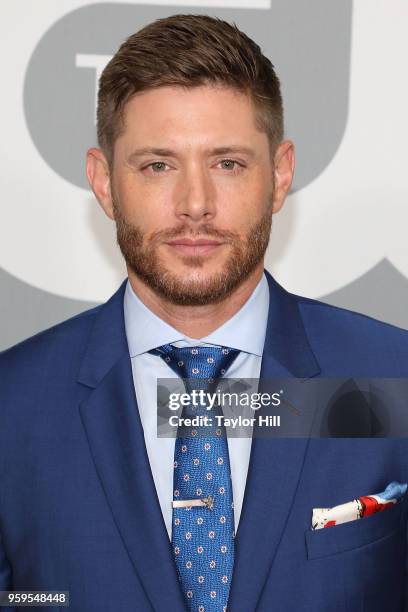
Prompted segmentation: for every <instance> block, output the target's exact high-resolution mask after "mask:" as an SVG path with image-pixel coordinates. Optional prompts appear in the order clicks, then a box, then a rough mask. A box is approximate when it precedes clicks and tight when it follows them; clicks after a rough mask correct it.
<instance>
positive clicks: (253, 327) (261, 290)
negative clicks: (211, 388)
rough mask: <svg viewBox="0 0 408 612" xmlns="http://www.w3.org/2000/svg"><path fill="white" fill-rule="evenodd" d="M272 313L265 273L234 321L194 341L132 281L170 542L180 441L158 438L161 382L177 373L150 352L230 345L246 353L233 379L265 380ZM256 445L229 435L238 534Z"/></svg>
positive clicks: (152, 457) (131, 313)
mask: <svg viewBox="0 0 408 612" xmlns="http://www.w3.org/2000/svg"><path fill="white" fill-rule="evenodd" d="M268 310H269V288H268V281H267V280H266V276H265V274H263V275H262V278H261V280H260V281H259V283H258V284H257V286H256V287H255V289H254V291H253V292H252V294H251V295H250V297H249V299H248V300H247V301H246V302H245V304H243V306H242V307H241V308H240V309H239V310H238V312H236V313H235V315H234V316H233V317H231V318H230V319H228V321H226V322H225V323H224V324H223V325H221V326H220V327H219V328H218V329H216V330H215V331H213V332H212V333H211V334H209V335H208V336H205V337H204V338H200V339H195V338H189V337H186V336H184V335H183V334H182V333H181V332H180V331H178V330H176V329H174V328H173V327H172V326H171V325H169V324H168V323H166V322H165V321H163V320H162V319H160V318H159V317H158V316H157V315H155V314H154V313H153V312H152V311H151V310H150V309H149V308H147V307H146V306H145V305H144V304H143V302H142V301H141V300H140V298H139V297H138V296H137V295H136V293H135V292H134V290H133V288H132V286H131V284H130V282H129V280H128V282H127V286H126V291H125V295H124V315H125V328H126V336H127V341H128V346H129V353H130V357H131V361H132V372H133V381H134V385H135V392H136V399H137V403H138V408H139V414H140V420H141V422H142V426H143V432H144V439H145V444H146V450H147V455H148V458H149V462H150V468H151V471H152V475H153V480H154V483H155V486H156V491H157V496H158V500H159V503H160V507H161V511H162V513H163V518H164V522H165V525H166V528H167V532H168V534H169V538H170V540H171V529H172V506H171V502H172V501H173V471H174V468H173V461H174V445H175V439H174V438H158V437H157V379H158V378H173V377H176V376H177V375H176V374H175V372H173V370H172V369H171V368H169V366H168V365H167V364H166V363H165V362H164V361H163V360H162V359H161V358H160V357H158V356H156V355H151V354H150V353H148V351H149V350H151V349H153V348H156V347H158V346H161V345H162V344H168V343H171V344H174V345H175V346H177V347H183V346H200V345H207V346H208V345H216V346H227V347H230V348H234V349H238V350H239V351H241V352H240V354H239V355H238V357H237V358H236V359H235V361H234V362H233V364H232V365H231V367H230V368H229V370H228V372H227V377H228V378H259V374H260V370H261V360H262V353H263V348H264V342H265V334H266V325H267V319H268ZM251 443H252V438H251V437H246V438H237V437H230V436H228V451H229V457H230V465H231V479H232V491H233V498H234V521H235V531H237V529H238V523H239V518H240V515H241V509H242V502H243V498H244V492H245V484H246V478H247V472H248V466H249V457H250V452H251Z"/></svg>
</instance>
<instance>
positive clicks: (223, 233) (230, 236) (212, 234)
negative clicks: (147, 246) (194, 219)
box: [150, 224, 238, 242]
mask: <svg viewBox="0 0 408 612" xmlns="http://www.w3.org/2000/svg"><path fill="white" fill-rule="evenodd" d="M237 237H238V234H236V233H235V232H231V231H229V230H220V229H216V228H215V227H212V226H211V225H210V224H205V225H201V226H200V227H198V228H196V229H194V230H193V229H192V228H191V227H188V226H187V225H182V226H180V227H173V228H168V229H163V230H158V231H156V232H153V233H152V234H151V235H150V241H151V242H167V241H169V240H174V239H176V238H180V239H183V238H191V239H196V238H208V239H211V238H213V239H216V240H219V241H222V242H232V241H234V240H236V238H237Z"/></svg>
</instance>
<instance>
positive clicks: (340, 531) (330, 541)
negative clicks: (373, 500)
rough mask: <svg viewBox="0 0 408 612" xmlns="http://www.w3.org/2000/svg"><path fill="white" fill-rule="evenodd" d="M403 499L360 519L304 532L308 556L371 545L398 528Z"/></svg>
mask: <svg viewBox="0 0 408 612" xmlns="http://www.w3.org/2000/svg"><path fill="white" fill-rule="evenodd" d="M406 505H407V500H406V499H405V498H404V500H403V501H400V502H399V503H397V504H395V505H394V506H392V507H391V508H390V507H388V508H387V509H386V510H383V511H382V512H378V513H377V514H373V515H371V516H366V517H364V518H361V519H358V520H355V521H351V522H349V523H342V524H340V525H333V526H332V527H326V528H323V529H317V530H315V531H314V530H312V529H308V530H306V531H305V539H306V549H307V558H308V559H319V558H322V557H328V556H329V555H336V554H339V553H343V552H346V551H350V550H354V549H356V548H360V547H361V546H367V545H368V544H373V543H374V542H377V541H378V540H382V539H383V538H387V537H389V536H391V535H392V534H394V533H395V532H396V531H398V529H399V528H400V527H401V524H402V522H403V520H404V516H405V510H406Z"/></svg>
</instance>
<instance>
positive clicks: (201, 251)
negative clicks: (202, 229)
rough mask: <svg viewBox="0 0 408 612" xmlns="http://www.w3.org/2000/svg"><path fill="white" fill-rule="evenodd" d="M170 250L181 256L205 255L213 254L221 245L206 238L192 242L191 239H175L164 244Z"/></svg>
mask: <svg viewBox="0 0 408 612" xmlns="http://www.w3.org/2000/svg"><path fill="white" fill-rule="evenodd" d="M166 244H167V245H168V246H169V247H170V248H172V249H174V250H175V251H176V252H177V253H180V254H182V255H206V254H209V253H214V252H215V251H216V250H217V249H219V248H220V247H221V246H222V245H223V243H222V242H218V241H217V240H210V239H208V238H200V239H198V240H193V239H191V238H177V239H176V240H171V241H170V242H167V243H166Z"/></svg>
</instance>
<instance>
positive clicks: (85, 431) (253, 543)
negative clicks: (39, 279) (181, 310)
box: [0, 274, 408, 612]
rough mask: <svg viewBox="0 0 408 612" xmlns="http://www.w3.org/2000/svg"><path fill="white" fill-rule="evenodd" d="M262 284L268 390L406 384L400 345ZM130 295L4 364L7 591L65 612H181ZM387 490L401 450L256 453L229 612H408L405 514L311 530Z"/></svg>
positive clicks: (385, 445)
mask: <svg viewBox="0 0 408 612" xmlns="http://www.w3.org/2000/svg"><path fill="white" fill-rule="evenodd" d="M267 278H268V283H269V287H270V311H269V318H268V327H267V334H266V342H265V349H264V355H263V359H262V370H261V377H271V378H272V377H280V376H291V377H298V378H304V379H309V378H311V377H317V376H320V377H322V376H323V377H343V376H356V377H374V376H381V377H406V376H407V375H408V333H407V332H406V331H403V330H401V329H398V328H396V327H393V326H391V325H387V324H384V323H380V322H378V321H376V320H374V319H371V318H369V317H366V316H363V315H359V314H356V313H351V312H349V311H346V310H343V309H339V308H335V307H332V306H328V305H325V304H323V303H320V302H318V301H315V300H310V299H306V298H302V297H299V296H295V295H293V294H290V293H288V292H286V291H285V290H284V289H283V288H282V287H281V286H280V285H278V284H277V283H276V281H274V280H273V278H272V277H271V276H270V275H269V274H267ZM124 289H125V282H124V283H123V284H122V285H121V287H120V288H119V290H118V291H117V292H116V293H115V294H114V295H113V296H112V297H111V299H110V300H109V301H108V302H107V303H106V304H103V305H101V306H98V307H96V308H93V309H92V310H89V311H87V312H84V313H82V314H80V315H78V316H76V317H74V318H72V319H70V320H68V321H66V322H64V323H62V324H59V325H57V326H55V327H53V328H51V329H48V330H46V331H45V332H42V333H40V334H37V335H36V336H34V337H32V338H30V339H28V340H26V341H24V342H22V343H20V344H18V345H17V346H15V347H13V348H11V349H8V350H7V351H4V352H3V353H2V354H1V355H0V590H6V589H15V590H42V589H47V590H69V591H70V599H71V605H70V608H69V609H70V610H71V612H93V611H95V612H105V611H106V612H129V611H136V610H137V611H139V610H143V611H145V610H146V611H151V610H155V611H169V610H171V611H179V610H180V611H182V610H185V606H184V601H183V595H182V593H181V590H180V586H179V582H178V580H177V574H176V568H175V564H174V561H173V558H172V550H171V544H170V542H169V539H168V535H167V532H166V528H165V525H164V521H163V518H162V514H161V511H160V506H159V502H158V498H157V495H156V491H155V486H154V482H153V479H152V475H151V471H150V466H149V461H148V457H147V453H146V449H145V445H144V439H143V430H142V426H141V422H140V419H139V415H138V410H137V405H136V399H135V393H134V386H133V379H132V371H131V362H130V358H129V352H128V347H127V342H126V336H125V328H124V319H123V293H124ZM255 324H256V322H255V321H254V325H255ZM392 480H398V481H400V482H408V443H407V441H406V440H404V439H399V440H398V439H394V440H391V439H371V440H369V439H354V440H353V439H349V438H343V439H310V440H308V439H274V440H268V439H261V438H259V439H254V440H253V444H252V450H251V459H250V466H249V472H248V479H247V486H246V491H245V499H244V504H243V510H242V514H241V519H240V523H239V526H238V531H237V535H236V556H235V568H234V575H233V580H232V584H231V593H230V601H229V606H228V611H229V612H251V611H252V610H255V609H256V610H257V611H259V612H266V611H268V612H269V611H271V610H274V612H293V611H294V610H297V611H302V612H303V611H305V612H306V611H307V612H309V611H310V612H320V611H324V612H326V611H330V612H345V611H347V612H357V611H358V612H362V611H363V610H370V611H380V610H384V609H386V610H387V612H393V611H400V610H405V609H408V604H406V603H405V602H406V592H405V591H406V567H405V566H406V556H407V555H406V546H407V543H406V525H407V502H406V500H404V501H403V502H402V503H400V504H397V505H396V506H394V507H392V508H390V509H387V510H386V511H385V512H383V513H379V514H376V515H374V516H370V517H367V518H365V519H362V520H360V521H355V522H352V523H348V524H343V525H336V526H335V527H331V528H330V529H322V530H319V531H311V530H310V521H311V509H312V508H313V507H317V506H319V507H323V506H325V507H328V506H332V505H336V504H340V503H343V502H345V501H349V500H351V499H353V498H355V497H357V496H359V495H366V494H369V493H375V492H378V491H381V490H383V489H384V487H385V486H386V485H387V484H388V483H389V482H390V481H392ZM53 609H59V608H58V607H56V608H53ZM62 609H63V608H61V610H62Z"/></svg>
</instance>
